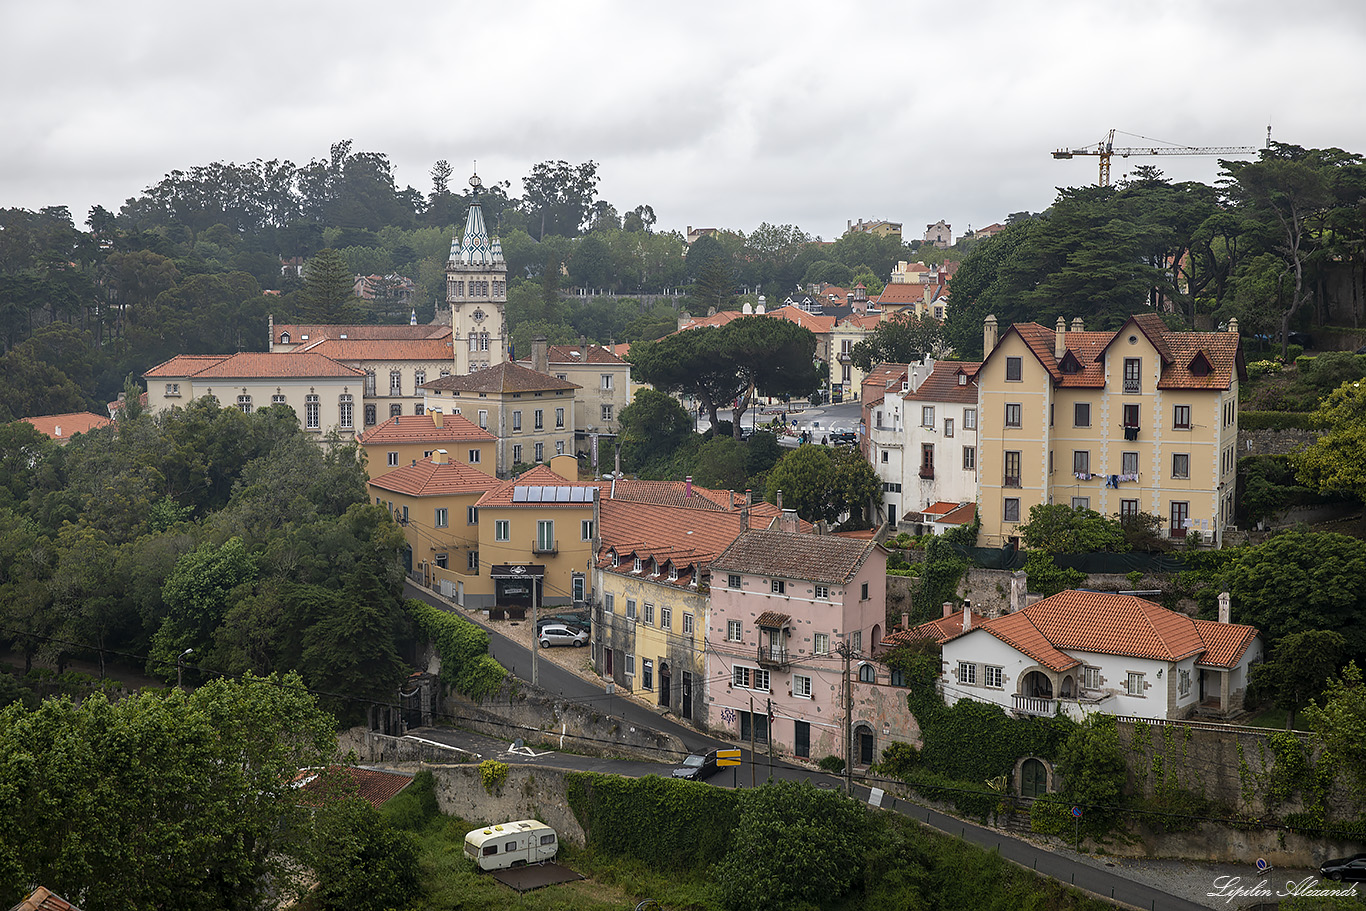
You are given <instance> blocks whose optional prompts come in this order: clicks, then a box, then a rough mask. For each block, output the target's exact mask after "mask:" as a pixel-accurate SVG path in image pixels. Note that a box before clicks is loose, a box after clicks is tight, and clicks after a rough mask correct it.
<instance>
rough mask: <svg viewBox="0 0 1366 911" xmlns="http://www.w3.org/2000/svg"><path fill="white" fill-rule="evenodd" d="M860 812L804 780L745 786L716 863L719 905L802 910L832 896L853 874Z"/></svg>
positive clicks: (861, 834)
mask: <svg viewBox="0 0 1366 911" xmlns="http://www.w3.org/2000/svg"><path fill="white" fill-rule="evenodd" d="M866 813H867V810H865V809H864V808H863V807H862V806H861V805H860V804H858V803H855V802H854V801H851V800H847V799H846V798H845V797H843V796H842V795H840V794H837V793H835V792H834V791H822V790H819V789H817V788H816V787H814V786H813V785H812V784H811V783H810V782H805V781H803V782H791V781H770V782H769V783H768V784H766V785H764V786H763V787H762V788H759V789H756V790H753V791H748V792H746V794H745V798H744V801H743V803H742V807H741V811H740V824H739V826H738V827H737V828H736V830H735V832H734V834H733V835H732V836H731V844H730V848H729V849H728V850H727V851H726V856H725V857H724V858H722V860H721V861H720V863H718V864H717V866H716V871H715V876H716V882H717V888H718V891H719V894H720V899H721V904H722V906H723V907H726V908H732V909H742V908H759V907H763V908H772V909H774V911H788V909H790V911H805V909H808V908H815V907H824V906H826V905H828V904H830V903H831V902H837V901H838V900H839V899H840V898H842V897H843V896H844V895H845V894H846V893H848V892H849V891H850V890H851V889H852V888H854V885H855V883H856V882H857V881H858V879H859V876H860V874H861V866H860V865H861V858H862V857H863V854H864V850H863V841H864V839H865V838H866V833H867V832H868V826H867V824H866V820H865V818H864V817H865V814H866ZM795 871H800V875H796V874H795Z"/></svg>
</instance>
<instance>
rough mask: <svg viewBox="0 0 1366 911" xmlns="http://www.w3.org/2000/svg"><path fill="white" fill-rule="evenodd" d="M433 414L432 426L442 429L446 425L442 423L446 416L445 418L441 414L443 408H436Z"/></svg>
mask: <svg viewBox="0 0 1366 911" xmlns="http://www.w3.org/2000/svg"><path fill="white" fill-rule="evenodd" d="M431 415H432V426H433V427H435V428H436V429H437V430H440V429H441V428H442V427H443V426H444V425H443V424H442V422H443V421H444V420H445V418H444V417H443V416H442V414H441V409H440V408H438V409H436V410H435V411H433V412H432V413H431Z"/></svg>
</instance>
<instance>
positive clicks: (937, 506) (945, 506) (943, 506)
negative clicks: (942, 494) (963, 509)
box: [920, 500, 958, 516]
mask: <svg viewBox="0 0 1366 911" xmlns="http://www.w3.org/2000/svg"><path fill="white" fill-rule="evenodd" d="M957 508H958V501H957V500H955V501H954V502H952V503H950V502H949V501H948V500H940V501H939V502H938V503H931V504H930V505H929V506H926V507H925V508H924V509H922V510H920V511H921V512H922V513H924V514H925V515H936V516H942V515H944V514H946V513H950V512H953V511H954V510H955V509H957Z"/></svg>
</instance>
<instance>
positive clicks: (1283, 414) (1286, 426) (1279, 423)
mask: <svg viewBox="0 0 1366 911" xmlns="http://www.w3.org/2000/svg"><path fill="white" fill-rule="evenodd" d="M1312 418H1313V415H1312V414H1310V413H1309V412H1307V411H1242V412H1239V414H1238V429H1239V430H1313V429H1314V425H1313V424H1312V423H1311V419H1312Z"/></svg>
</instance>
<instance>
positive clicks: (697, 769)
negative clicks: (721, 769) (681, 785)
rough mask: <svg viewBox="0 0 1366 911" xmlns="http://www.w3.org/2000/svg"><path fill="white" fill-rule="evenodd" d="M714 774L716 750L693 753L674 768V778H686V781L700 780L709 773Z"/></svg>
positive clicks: (709, 774)
mask: <svg viewBox="0 0 1366 911" xmlns="http://www.w3.org/2000/svg"><path fill="white" fill-rule="evenodd" d="M714 774H716V751H715V750H711V751H709V752H706V753H693V754H692V755H691V756H689V757H688V758H687V759H685V760H683V765H682V766H681V767H679V768H677V769H674V775H673V777H674V778H686V779H687V780H688V781H701V780H702V779H704V778H707V777H709V776H711V775H714Z"/></svg>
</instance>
